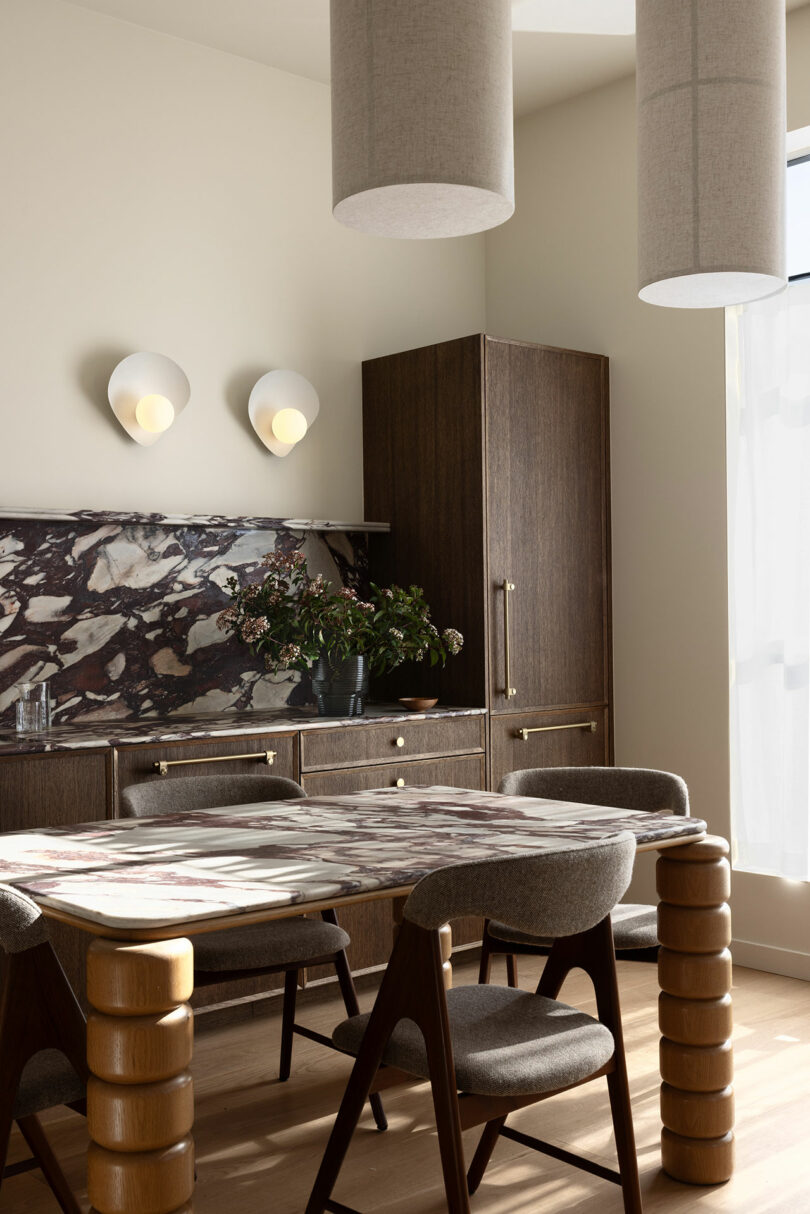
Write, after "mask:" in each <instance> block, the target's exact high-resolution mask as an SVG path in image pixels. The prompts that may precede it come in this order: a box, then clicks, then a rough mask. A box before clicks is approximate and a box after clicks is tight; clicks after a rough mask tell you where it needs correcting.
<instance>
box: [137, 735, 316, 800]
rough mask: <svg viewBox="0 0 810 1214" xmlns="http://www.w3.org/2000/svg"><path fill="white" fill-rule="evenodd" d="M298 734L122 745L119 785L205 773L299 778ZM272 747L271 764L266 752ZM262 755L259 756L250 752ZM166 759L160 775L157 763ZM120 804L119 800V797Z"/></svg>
mask: <svg viewBox="0 0 810 1214" xmlns="http://www.w3.org/2000/svg"><path fill="white" fill-rule="evenodd" d="M297 742H298V735H297V734H296V733H294V732H292V733H286V734H282V733H272V734H255V735H252V736H250V737H237V738H206V739H203V740H200V741H190V742H189V741H186V742H163V743H161V744H160V745H156V746H155V745H152V744H150V745H148V746H120V747H118V749H117V750H116V752H115V762H116V770H117V779H116V786H117V790H118V792H119V793H120V791H121V789H124V788H127V787H128V785H130V784H142V783H144V781H147V780H173V779H182V778H183V776H203V775H211V776H214V775H228V774H233V775H248V774H251V773H255V774H256V775H276V776H287V777H288V778H289V779H291V780H297V779H298V774H297V773H298V762H297V759H298V745H297ZM265 751H272V752H273V754H272V756H271V758H272V761H271V763H270V764H269V766H268V765H267V764H266V763H265V762H264V758H263V755H264V752H265ZM257 754H258V755H260V756H262V757H260V758H254V757H251V756H255V755H257ZM159 763H165V764H166V765H167V766H166V770H165V774H164V775H161V773H160V771H159V769H158V768H157V767H156V764H159ZM116 804H117V800H116Z"/></svg>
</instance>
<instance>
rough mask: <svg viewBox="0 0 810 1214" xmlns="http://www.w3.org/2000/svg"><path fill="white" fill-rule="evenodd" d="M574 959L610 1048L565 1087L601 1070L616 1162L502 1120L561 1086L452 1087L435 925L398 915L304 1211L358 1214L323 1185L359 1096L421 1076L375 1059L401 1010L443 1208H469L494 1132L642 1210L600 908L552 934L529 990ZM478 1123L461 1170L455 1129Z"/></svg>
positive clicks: (559, 976)
mask: <svg viewBox="0 0 810 1214" xmlns="http://www.w3.org/2000/svg"><path fill="white" fill-rule="evenodd" d="M574 968H581V969H584V970H585V972H586V973H587V974H588V976H589V977H590V979H591V981H592V982H593V985H594V991H595V993H596V1003H597V1012H598V1017H599V1020H600V1021H601V1023H602V1024H604V1025H605V1026H606V1027H607V1028H608V1029H610V1031H611V1033H612V1034H613V1039H614V1043H615V1049H614V1053H613V1056H612V1058H611V1059H610V1060H609V1061H608V1063H607V1064H606V1065H605V1066H603V1067H602V1068H600V1069H599V1070H598V1071H595V1072H594V1073H593V1074H592V1075H589V1076H587V1077H586V1078H585V1079H583V1080H581V1081H580V1082H579V1083H576V1084H572V1085H569V1087H579V1086H581V1084H583V1083H589V1082H590V1081H591V1080H593V1079H597V1078H599V1077H600V1076H603V1075H604V1076H605V1077H606V1078H607V1084H608V1093H609V1097H610V1107H611V1114H612V1118H613V1128H614V1133H615V1137H616V1150H617V1156H618V1161H619V1170H618V1171H614V1170H611V1169H609V1168H605V1167H603V1166H602V1165H601V1164H597V1163H594V1162H593V1161H591V1160H589V1159H585V1158H583V1157H581V1156H578V1155H574V1154H572V1153H570V1152H568V1151H564V1150H562V1149H561V1148H559V1147H556V1146H554V1145H552V1144H550V1143H546V1142H543V1141H541V1140H539V1139H535V1138H532V1137H530V1136H529V1135H526V1134H522V1133H520V1132H519V1131H517V1130H513V1129H512V1128H511V1127H508V1126H507V1125H506V1124H505V1123H506V1119H507V1117H508V1115H509V1114H510V1113H511V1112H513V1111H514V1110H515V1109H519V1108H524V1107H525V1106H527V1105H531V1104H534V1103H536V1102H538V1101H540V1100H546V1099H548V1098H549V1097H550V1096H554V1095H557V1094H558V1093H559V1092H561V1091H567V1090H569V1088H568V1087H565V1088H559V1089H556V1090H555V1091H553V1092H538V1093H534V1094H531V1095H524V1096H504V1097H495V1096H479V1095H475V1094H472V1093H461V1094H459V1092H458V1090H457V1087H456V1077H455V1069H454V1064H453V1051H452V1043H451V1038H450V1022H449V1018H448V1011H447V1000H446V995H445V988H444V982H443V972H442V955H441V948H440V943H439V933H438V931H432V930H431V931H429V930H426V929H425V928H422V927H419V926H417V925H416V924H414V923H412V922H410V921H409V920H408V919H405V920H404V921H403V923H402V925H401V927H400V931H399V934H398V936H397V940H396V944H395V946H394V951H393V953H392V956H391V960H390V962H389V964H388V968H387V970H386V972H385V975H384V977H383V981H382V985H381V986H380V991H379V994H378V996H377V1000H376V1002H375V1004H374V1009H373V1011H372V1013H371V1016H370V1018H369V1022H368V1025H367V1027H366V1032H365V1034H364V1037H363V1041H362V1044H361V1046H360V1050H359V1052H358V1054H357V1057H356V1060H355V1064H354V1067H353V1069H352V1073H351V1076H350V1078H349V1082H348V1085H347V1087H346V1092H345V1094H344V1097H343V1100H342V1102H341V1105H340V1110H339V1112H338V1116H337V1120H336V1121H335V1125H334V1127H333V1129H332V1133H331V1136H330V1138H329V1142H328V1144H327V1147H326V1151H325V1153H324V1157H323V1160H322V1162H321V1166H320V1168H319V1171H318V1175H317V1177H316V1180H315V1184H314V1187H313V1189H312V1193H311V1196H310V1199H309V1203H308V1205H307V1207H306V1214H323V1211H325V1210H329V1211H332V1212H333V1214H358V1212H357V1211H355V1210H351V1209H350V1207H348V1206H344V1205H341V1204H340V1203H339V1202H337V1201H335V1200H333V1198H332V1191H333V1189H334V1186H335V1183H336V1181H337V1178H338V1175H339V1172H340V1169H341V1167H342V1165H343V1161H344V1159H345V1156H346V1152H347V1151H348V1148H349V1144H350V1142H351V1138H352V1135H353V1133H354V1130H355V1128H356V1126H357V1122H358V1120H359V1118H360V1114H361V1112H362V1109H363V1105H364V1103H365V1100H366V1098H367V1096H368V1095H369V1093H372V1092H375V1091H380V1090H382V1089H383V1088H386V1087H391V1086H393V1085H394V1084H397V1083H423V1082H424V1079H422V1078H421V1077H417V1076H413V1075H410V1074H407V1073H405V1072H403V1071H399V1070H397V1069H396V1068H394V1067H389V1066H385V1065H384V1064H383V1063H382V1058H383V1053H384V1051H385V1047H386V1045H387V1044H388V1040H389V1038H390V1037H391V1034H392V1032H393V1030H394V1028H395V1026H396V1024H397V1023H398V1022H399V1021H400V1020H402V1019H405V1018H408V1019H410V1020H413V1021H415V1023H416V1024H417V1025H418V1027H419V1029H420V1030H421V1032H422V1035H423V1037H424V1040H425V1047H426V1052H427V1061H428V1070H429V1076H430V1085H431V1090H432V1095H433V1106H434V1111H435V1115H436V1129H437V1133H438V1139H439V1151H440V1156H441V1163H442V1172H443V1176H444V1187H445V1193H446V1197H447V1209H448V1214H469V1210H470V1203H469V1195H470V1194H471V1193H474V1192H475V1190H476V1189H477V1188H478V1185H479V1184H480V1183H481V1179H482V1177H483V1175H484V1172H485V1170H486V1167H487V1164H488V1163H489V1160H490V1157H491V1155H492V1151H493V1150H494V1147H495V1144H496V1142H497V1140H498V1137H499V1136H500V1135H503V1136H504V1137H507V1138H512V1139H515V1140H516V1141H518V1142H521V1143H523V1144H524V1145H525V1146H530V1147H533V1148H534V1149H535V1150H538V1151H540V1152H542V1153H544V1154H547V1155H551V1156H553V1157H554V1158H555V1159H560V1160H563V1161H564V1162H566V1163H570V1164H573V1165H574V1166H576V1167H580V1168H583V1169H584V1170H585V1171H588V1172H590V1173H592V1174H594V1175H596V1176H600V1177H602V1178H603V1179H605V1180H610V1181H612V1182H613V1183H615V1184H619V1185H621V1188H622V1194H623V1198H624V1209H625V1214H641V1193H640V1189H639V1181H638V1164H637V1160H636V1152H635V1139H634V1134H633V1123H632V1116H631V1110H630V1093H629V1087H628V1082H627V1068H626V1064H625V1054H624V1040H623V1037H622V1027H621V1015H620V1009H619V994H618V984H617V981H616V961H615V955H614V952H613V933H612V929H611V925H610V917H609V916H608V917H606V918H605V919H603V920H602V922H601V923H599V924H597V925H596V927H594V928H591V929H590V930H589V931H587V932H582V933H580V934H578V935H576V936H567V937H562V938H560V939H559V940H557V941H556V942H555V944H554V947H553V949H552V950H551V954H550V956H549V960H548V962H547V963H546V966H545V969H544V972H543V975H542V977H541V979H540V982H539V984H538V987H537V994H538V995H545V996H546V997H548V998H550V999H556V998H557V996H558V995H559V992H560V989H561V987H562V984H563V982H564V981H565V978H566V976H567V975H568V973H569V972H570V971H571V970H572V969H574ZM416 975H419V981H415V976H416ZM482 1124H483V1125H484V1127H485V1128H484V1131H483V1133H482V1136H481V1139H480V1141H479V1143H478V1147H477V1149H476V1151H475V1155H474V1157H473V1160H472V1163H471V1164H470V1167H469V1171H468V1172H466V1173H465V1163H464V1154H463V1148H462V1140H461V1134H462V1130H466V1129H470V1128H472V1127H473V1126H476V1125H482Z"/></svg>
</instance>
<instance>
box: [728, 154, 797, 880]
mask: <svg viewBox="0 0 810 1214" xmlns="http://www.w3.org/2000/svg"><path fill="white" fill-rule="evenodd" d="M807 134H808V135H810V131H808V132H807ZM787 175H788V272H789V274H790V278H791V281H790V283H789V285H788V287H787V289H786V290H785V291H783V292H781V293H780V294H779V295H774V296H771V297H770V298H769V299H761V300H757V301H756V302H754V303H752V304H746V305H743V306H740V307H736V308H727V309H726V390H727V403H728V439H727V444H728V506H729V512H728V514H729V635H730V651H731V652H730V657H731V803H732V837H733V842H734V863H735V867H737V868H739V869H743V870H746V871H748V872H765V873H772V874H777V875H779V876H783V877H791V878H794V879H799V880H810V155H803V156H799V157H796V158H795V159H793V160H792V161H791V162H790V164H789V167H788V174H787Z"/></svg>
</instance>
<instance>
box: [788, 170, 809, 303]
mask: <svg viewBox="0 0 810 1214" xmlns="http://www.w3.org/2000/svg"><path fill="white" fill-rule="evenodd" d="M787 272H788V277H789V278H790V280H791V282H795V281H797V280H798V279H800V278H810V152H808V153H807V154H806V155H804V156H797V157H796V158H795V159H794V160H790V161H788V171H787Z"/></svg>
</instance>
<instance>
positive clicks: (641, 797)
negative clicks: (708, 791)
mask: <svg viewBox="0 0 810 1214" xmlns="http://www.w3.org/2000/svg"><path fill="white" fill-rule="evenodd" d="M498 792H504V793H511V794H512V795H513V796H519V797H546V798H548V799H549V800H553V801H579V802H580V803H582V804H583V805H612V806H614V807H615V808H616V809H638V810H645V811H648V812H650V811H653V810H656V809H664V810H667V811H668V812H669V813H671V814H682V815H684V816H686V815H688V813H689V792H688V790H687V787H686V784H685V783H684V781H683V780H682V779H681V777H680V776H676V775H673V774H672V773H671V772H668V771H655V770H653V769H650V768H646V767H532V768H529V769H527V770H525V771H513V772H510V773H509V775H508V776H504V778H503V779H502V780H501V782H500V785H499V786H498Z"/></svg>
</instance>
